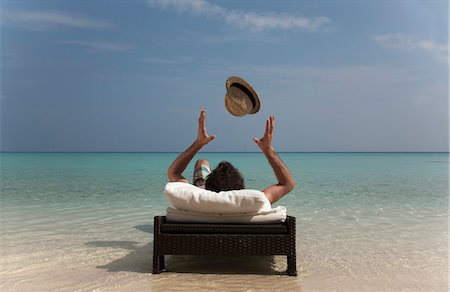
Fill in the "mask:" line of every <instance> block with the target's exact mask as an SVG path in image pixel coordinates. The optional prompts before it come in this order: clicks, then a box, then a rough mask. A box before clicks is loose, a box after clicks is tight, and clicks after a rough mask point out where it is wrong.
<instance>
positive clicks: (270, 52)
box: [0, 0, 449, 151]
mask: <svg viewBox="0 0 450 292" xmlns="http://www.w3.org/2000/svg"><path fill="white" fill-rule="evenodd" d="M447 13H448V3H447V1H413V0H411V1H312V0H311V1H212V0H211V1H206V0H199V1H188V0H186V1H182V0H169V1H162V0H149V1H144V0H142V1H117V0H116V1H106V0H103V1H96V0H93V1H64V0H62V1H45V0H43V1H7V0H4V1H2V15H1V17H2V18H1V32H2V42H1V70H2V72H1V81H2V84H1V85H2V86H1V88H2V90H1V119H0V121H1V147H2V148H1V149H2V150H3V151H182V150H184V149H185V148H186V147H187V146H189V145H190V144H191V143H192V142H193V140H194V138H195V136H196V127H197V124H196V123H197V116H198V112H199V110H200V109H201V108H205V109H206V110H207V128H208V133H209V134H215V135H217V139H216V140H215V141H214V142H213V143H211V144H210V145H208V146H207V147H206V148H205V151H257V150H258V148H257V147H256V145H255V144H254V142H253V141H252V140H251V138H252V137H255V136H261V135H262V133H263V129H264V120H265V119H266V118H267V117H268V116H269V114H274V115H275V118H276V128H275V134H274V135H275V136H274V146H275V148H276V149H277V150H279V151H447V150H448V138H449V137H448V111H449V106H448V71H447V67H448V56H447V50H448V45H447V43H448V14H447ZM230 75H238V76H241V77H243V78H245V79H247V80H248V81H249V82H250V83H252V85H253V86H254V87H255V89H256V91H257V92H258V94H259V96H260V99H261V110H260V112H259V113H258V114H256V115H252V116H246V117H243V118H235V117H232V116H231V115H230V114H228V113H227V112H226V110H225V107H224V95H225V80H226V78H227V77H228V76H230Z"/></svg>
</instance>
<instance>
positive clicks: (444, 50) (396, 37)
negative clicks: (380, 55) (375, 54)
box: [373, 33, 448, 62]
mask: <svg viewBox="0 0 450 292" xmlns="http://www.w3.org/2000/svg"><path fill="white" fill-rule="evenodd" d="M373 40H374V41H375V42H376V43H377V44H378V45H380V46H382V47H384V48H388V49H405V50H420V51H424V52H427V53H429V54H431V55H433V56H434V57H435V58H436V59H437V60H438V61H444V62H447V60H448V46H447V45H446V44H439V43H437V42H435V41H432V40H424V39H420V38H418V37H417V36H414V35H407V34H403V33H397V34H382V35H376V36H373Z"/></svg>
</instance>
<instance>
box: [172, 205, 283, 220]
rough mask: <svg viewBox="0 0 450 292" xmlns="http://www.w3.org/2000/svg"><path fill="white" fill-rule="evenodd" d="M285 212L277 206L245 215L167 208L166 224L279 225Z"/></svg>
mask: <svg viewBox="0 0 450 292" xmlns="http://www.w3.org/2000/svg"><path fill="white" fill-rule="evenodd" d="M286 213H287V210H286V208H285V207H283V206H278V207H276V208H273V209H271V210H268V211H260V212H257V213H246V214H206V213H197V212H190V211H183V210H179V209H175V208H172V207H169V208H167V221H168V222H186V223H279V222H284V221H285V220H286Z"/></svg>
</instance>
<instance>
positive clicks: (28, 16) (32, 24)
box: [2, 10, 114, 30]
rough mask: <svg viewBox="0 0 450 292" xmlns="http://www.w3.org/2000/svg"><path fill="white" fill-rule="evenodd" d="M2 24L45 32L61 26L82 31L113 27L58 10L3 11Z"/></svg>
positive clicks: (101, 21)
mask: <svg viewBox="0 0 450 292" xmlns="http://www.w3.org/2000/svg"><path fill="white" fill-rule="evenodd" d="M2 22H3V23H5V24H9V25H16V26H20V27H23V28H26V29H31V30H47V29H50V28H54V27H61V26H63V27H75V28H84V29H109V28H113V27H114V24H113V23H111V22H108V21H103V20H96V19H90V18H87V17H84V16H79V15H71V14H68V13H65V12H62V11H58V10H45V11H11V10H3V13H2Z"/></svg>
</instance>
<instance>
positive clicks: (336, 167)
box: [0, 153, 449, 287]
mask: <svg viewBox="0 0 450 292" xmlns="http://www.w3.org/2000/svg"><path fill="white" fill-rule="evenodd" d="M177 155H178V154H176V153H2V154H1V155H0V158H1V161H0V162H1V229H2V257H3V258H4V265H3V267H2V268H3V269H4V271H6V273H7V271H8V269H11V270H13V269H14V268H15V267H16V266H15V265H20V258H21V257H20V255H21V254H22V255H23V254H24V253H28V256H27V258H32V256H30V253H31V254H34V255H35V259H36V262H38V261H40V260H41V259H42V257H47V258H50V259H51V258H52V253H53V251H54V250H60V251H65V253H64V256H66V257H68V255H69V254H70V253H71V252H73V253H74V257H75V253H76V255H77V257H78V256H79V255H80V254H83V253H85V254H86V256H85V259H86V261H87V262H88V261H89V260H90V259H91V257H92V254H89V248H92V247H89V243H90V242H93V241H95V240H106V239H108V240H110V239H112V238H117V237H120V238H133V239H135V238H140V239H141V240H142V242H146V241H147V242H151V240H152V236H151V235H149V234H148V232H150V233H151V228H152V225H151V224H152V220H153V216H155V215H159V214H164V213H165V209H166V208H167V206H168V202H167V200H166V198H165V197H164V195H163V192H162V190H163V187H164V185H165V183H166V182H167V179H166V171H167V168H168V166H169V165H170V164H171V163H172V161H173V160H174V159H175V158H176V157H177ZM280 157H281V158H282V159H283V160H284V161H285V162H286V164H287V165H288V167H289V168H290V170H291V172H292V173H293V175H294V177H295V179H296V182H297V186H296V188H295V190H294V191H293V192H292V193H290V194H288V195H287V196H285V197H284V198H282V199H281V200H280V201H279V202H277V204H276V205H283V206H285V207H287V209H288V213H289V214H290V215H292V216H296V217H297V230H298V232H297V247H298V250H299V251H301V252H300V256H299V270H300V272H302V271H303V273H307V274H308V275H313V276H315V277H318V278H319V279H320V277H321V275H323V278H324V279H325V278H327V279H328V280H330V279H333V277H335V278H336V281H338V280H337V279H341V278H342V277H343V275H347V276H348V277H353V275H358V273H359V274H360V275H359V276H358V277H359V279H361V278H364V277H366V275H371V274H373V273H374V270H377V269H378V270H380V269H381V270H383V271H386V272H385V274H383V275H380V277H381V276H382V277H384V278H386V279H388V278H389V277H390V275H391V274H392V273H391V272H389V271H391V270H392V271H395V273H399V275H400V276H401V275H404V276H405V277H411V279H415V280H417V283H424V282H423V281H424V280H423V279H422V278H423V277H427V279H428V280H427V281H431V282H432V283H438V284H437V285H438V286H439V285H440V286H439V287H442V286H443V283H444V282H445V281H446V280H445V279H446V278H447V260H448V258H447V250H448V248H447V239H448V228H447V227H448V193H449V185H448V179H449V176H448V175H449V172H448V171H449V170H448V167H449V155H448V154H447V153H281V154H280ZM197 158H206V159H208V160H209V161H210V162H211V164H212V166H213V167H214V166H215V165H217V164H218V163H219V162H220V161H222V160H228V161H230V162H232V163H233V164H234V165H235V166H236V167H237V168H238V169H239V170H240V171H241V172H242V174H243V175H244V178H245V181H246V186H247V188H255V189H263V188H265V187H266V186H268V185H269V184H273V183H275V182H276V180H275V176H274V174H273V172H272V170H271V168H270V166H269V164H268V163H267V161H266V159H265V157H264V156H263V155H262V154H261V153H200V154H199V155H197V156H196V157H195V158H194V160H193V162H192V163H191V164H190V165H189V167H188V169H187V170H186V172H185V176H186V177H187V178H189V179H192V172H193V164H194V161H195V159H197ZM139 226H141V227H139ZM136 229H140V230H136ZM142 230H145V231H146V232H147V233H142ZM119 235H120V236H119ZM424 271H426V272H424ZM30 273H31V272H30ZM377 273H379V272H377ZM377 275H378V274H377ZM415 280H414V281H415ZM330 281H331V280H330ZM393 281H394V279H393ZM408 281H411V280H410V279H409V278H408ZM421 281H422V282H421ZM445 283H446V282H445ZM418 285H419V284H418ZM427 287H430V286H427Z"/></svg>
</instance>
